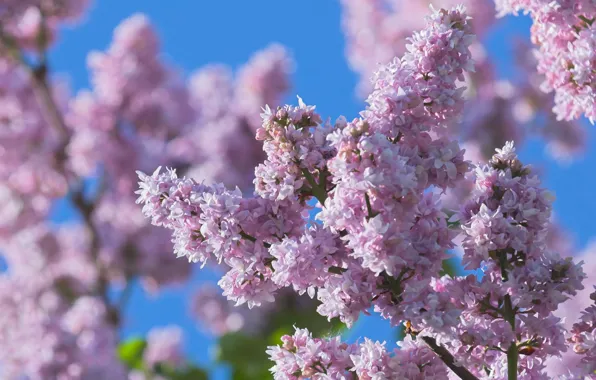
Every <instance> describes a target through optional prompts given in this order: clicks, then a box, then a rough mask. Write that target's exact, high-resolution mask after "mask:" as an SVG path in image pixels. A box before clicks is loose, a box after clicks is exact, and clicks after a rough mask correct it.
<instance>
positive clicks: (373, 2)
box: [342, 0, 594, 160]
mask: <svg viewBox="0 0 596 380" xmlns="http://www.w3.org/2000/svg"><path fill="white" fill-rule="evenodd" d="M460 3H462V4H464V5H465V6H466V7H467V10H468V14H469V15H470V16H472V21H471V26H472V28H473V30H474V33H475V34H476V35H477V36H479V37H483V36H485V35H486V33H487V31H489V30H491V29H492V28H493V27H495V26H496V25H495V17H494V16H495V13H496V12H495V6H494V3H493V2H492V1H487V0H472V1H467V0H462V1H452V0H439V1H435V2H433V5H435V6H442V7H451V6H454V5H456V4H460ZM520 3H522V2H520ZM535 3H536V4H538V3H544V4H547V3H548V2H540V1H538V2H535ZM568 3H569V4H571V3H570V2H568ZM427 7H428V5H427V3H425V2H422V1H418V0H343V1H342V8H343V20H342V21H343V22H342V24H343V29H344V33H345V36H346V40H347V51H346V55H347V58H348V61H349V63H350V64H351V66H352V69H353V70H354V71H356V72H357V73H358V74H359V75H360V78H361V80H360V83H359V93H360V94H361V95H366V94H368V92H369V90H370V88H371V87H372V85H373V84H374V81H373V82H370V81H369V77H370V75H371V74H373V73H374V72H376V71H377V70H378V65H379V64H386V63H388V62H390V61H391V60H392V59H393V57H395V56H400V55H402V54H404V53H405V52H406V51H407V44H406V43H405V41H406V37H408V36H409V35H411V34H412V32H413V31H415V30H417V29H419V28H421V27H422V26H423V18H422V17H418V16H415V15H419V14H425V13H426V11H427ZM545 25H547V24H545ZM553 35H554V34H553ZM589 41H591V43H593V39H592V40H589ZM470 50H471V52H472V56H473V58H474V60H475V61H476V71H475V72H469V73H466V75H465V77H466V87H467V89H466V91H465V93H464V96H465V97H466V98H467V100H468V101H467V103H466V107H465V112H464V118H463V122H462V123H457V124H453V125H451V131H450V132H451V133H454V134H457V135H458V136H459V137H460V140H463V141H465V142H466V145H468V146H469V147H474V148H477V149H479V150H480V152H481V154H482V156H483V159H484V160H487V159H488V158H490V156H491V155H492V152H493V150H494V149H495V148H497V147H501V146H503V144H504V143H505V142H506V141H510V140H515V141H516V142H517V143H520V142H521V141H522V140H523V139H524V138H525V137H526V136H527V135H528V134H530V133H537V134H539V135H541V136H542V137H543V138H544V139H545V140H546V141H547V142H548V153H549V154H551V155H552V156H553V157H554V158H556V159H558V160H567V159H569V158H571V157H574V156H576V155H577V154H578V153H580V152H581V151H582V150H583V148H584V144H585V143H584V140H583V139H582V136H583V134H584V133H585V132H584V130H583V128H582V127H581V125H579V124H578V123H577V122H574V121H561V120H559V121H558V120H556V118H555V117H554V115H553V114H552V112H551V110H552V108H553V106H554V102H553V99H552V96H549V95H548V94H545V93H544V92H543V91H542V90H541V89H540V84H541V82H543V78H541V77H540V76H539V75H537V73H536V70H535V66H536V62H535V59H534V57H530V56H529V55H528V53H527V51H528V50H529V49H528V47H526V46H522V47H521V48H520V49H518V50H519V51H517V54H516V56H518V57H521V58H520V59H519V62H517V63H518V64H517V65H516V68H517V69H519V70H521V71H523V75H521V76H520V77H519V78H517V79H516V81H515V82H514V83H510V82H509V81H504V80H501V79H500V78H498V77H497V74H496V68H495V67H494V65H493V64H492V62H491V61H490V60H489V59H488V57H487V52H486V46H484V45H482V44H481V42H480V40H478V41H476V42H475V43H474V44H473V45H472V46H471V47H470ZM593 50H594V49H592V51H593ZM574 51H575V50H574ZM582 51H584V52H585V53H580V52H579V51H577V52H578V54H584V56H585V55H586V54H588V55H589V53H587V51H589V50H586V49H583V50H582ZM582 62H583V66H586V65H589V63H588V62H589V57H586V59H584V60H583V61H582ZM553 70H554V69H553ZM557 70H558V69H557ZM584 71H585V70H584ZM592 103H594V102H593V100H592ZM586 104H587V103H586Z"/></svg>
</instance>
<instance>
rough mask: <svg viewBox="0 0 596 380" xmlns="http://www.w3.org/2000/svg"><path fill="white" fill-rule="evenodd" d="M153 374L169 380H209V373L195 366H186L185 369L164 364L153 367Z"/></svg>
mask: <svg viewBox="0 0 596 380" xmlns="http://www.w3.org/2000/svg"><path fill="white" fill-rule="evenodd" d="M153 373H154V374H156V375H159V376H161V377H165V378H166V379H169V380H207V379H208V378H209V377H208V376H207V372H205V371H204V370H203V369H201V368H198V367H195V366H186V367H185V368H183V369H180V368H173V367H171V366H169V365H167V364H164V363H158V364H156V365H155V366H153Z"/></svg>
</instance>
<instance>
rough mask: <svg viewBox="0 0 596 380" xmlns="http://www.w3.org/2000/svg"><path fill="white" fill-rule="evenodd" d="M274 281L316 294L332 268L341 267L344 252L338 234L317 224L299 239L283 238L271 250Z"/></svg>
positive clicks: (281, 285)
mask: <svg viewBox="0 0 596 380" xmlns="http://www.w3.org/2000/svg"><path fill="white" fill-rule="evenodd" d="M269 253H270V254H271V256H272V257H273V258H274V259H275V260H274V261H273V262H272V267H273V271H274V273H273V277H272V279H273V281H274V282H275V283H276V284H278V285H279V286H280V287H286V286H292V287H293V288H294V290H295V291H297V292H298V293H299V294H304V293H305V292H307V293H308V294H309V295H310V296H311V297H313V296H314V293H315V289H316V288H317V287H321V286H323V285H325V280H326V278H327V277H328V276H329V270H330V268H331V267H334V266H335V267H339V266H341V263H342V258H343V257H344V256H345V252H342V251H341V244H340V242H339V236H336V235H334V234H332V233H330V232H329V231H328V230H325V229H324V228H322V227H321V226H320V225H314V226H313V227H311V228H310V229H309V230H308V231H306V233H305V234H304V235H302V236H301V237H300V238H299V239H284V240H283V241H282V242H281V243H279V244H273V245H272V246H271V248H270V250H269Z"/></svg>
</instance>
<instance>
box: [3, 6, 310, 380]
mask: <svg viewBox="0 0 596 380" xmlns="http://www.w3.org/2000/svg"><path fill="white" fill-rule="evenodd" d="M86 6H87V1H84V0H83V1H81V0H78V1H77V0H74V1H71V0H68V1H53V0H49V1H47V0H44V1H18V2H17V1H8V2H3V3H2V5H0V21H1V22H0V24H1V28H0V41H1V43H0V55H1V57H0V94H1V95H0V98H1V99H0V100H1V102H0V103H2V107H0V108H1V109H0V119H1V123H2V128H0V129H1V132H0V145H1V146H2V147H1V148H0V158H2V160H1V161H2V164H1V165H0V198H2V200H3V206H2V207H1V208H0V214H1V216H2V217H3V218H2V222H1V223H0V246H1V248H2V258H3V260H4V259H5V261H6V262H7V265H8V271H7V272H6V273H2V274H1V283H2V284H1V285H0V288H1V290H0V294H1V295H0V299H1V300H2V303H3V305H4V306H3V316H2V318H1V321H0V337H1V338H0V340H1V341H2V342H3V344H5V343H6V344H8V345H10V346H11V347H12V346H14V348H15V349H14V350H13V349H12V348H11V349H10V350H1V351H3V352H2V353H1V354H0V368H1V369H2V371H3V373H2V375H1V376H0V377H3V378H4V377H6V378H21V377H26V378H28V379H37V378H40V379H41V378H43V379H46V378H56V379H74V378H85V379H105V378H109V379H115V380H118V379H123V378H125V377H126V376H125V373H124V371H123V369H122V367H121V366H120V364H118V362H117V358H115V357H114V355H115V352H116V350H115V348H116V345H117V339H116V338H117V336H116V334H117V329H116V328H117V327H118V326H120V325H121V323H122V322H123V319H122V317H123V315H122V310H118V308H119V307H120V305H116V302H114V303H113V302H112V300H111V299H110V298H109V297H108V290H110V289H109V288H110V287H111V286H112V285H120V286H122V287H123V288H124V287H125V286H126V289H125V290H124V291H123V293H122V294H120V295H119V296H120V297H122V300H124V299H125V298H126V293H127V292H128V290H129V289H130V286H131V283H133V282H134V280H135V279H137V278H138V279H139V280H140V283H141V284H142V285H143V286H144V287H145V289H146V290H148V291H157V290H159V289H160V288H162V287H164V286H166V285H169V284H172V283H177V282H180V281H184V280H185V279H186V278H187V277H188V275H189V274H190V271H191V266H190V265H188V263H185V262H184V261H183V260H176V257H175V255H172V254H171V251H172V245H171V242H170V241H169V232H168V231H166V230H162V229H158V228H155V227H153V226H151V225H150V221H149V220H147V219H145V218H143V217H142V216H141V215H140V214H139V213H138V211H135V210H136V205H135V199H134V198H133V196H132V194H131V193H132V187H133V186H134V182H135V176H134V170H133V169H134V168H140V169H146V168H153V167H155V166H156V164H157V163H158V162H163V161H165V162H166V163H170V164H172V165H175V166H177V167H179V168H181V170H186V169H187V168H189V167H190V162H189V160H188V159H186V160H183V159H181V158H180V156H179V155H177V154H173V152H172V151H171V149H170V147H171V146H173V141H174V140H175V139H176V137H179V136H181V135H182V134H186V135H187V137H188V136H190V132H191V131H193V130H197V129H201V128H202V127H203V122H202V121H200V120H205V119H201V118H202V117H203V116H204V115H205V113H206V111H207V110H208V109H209V107H210V104H209V101H210V100H211V101H212V100H213V98H215V96H214V94H213V93H207V94H206V96H204V97H203V98H202V99H200V100H199V101H198V102H197V99H196V97H193V95H194V94H193V93H192V91H191V89H190V88H188V86H187V84H186V83H184V82H183V80H182V78H181V77H180V76H179V75H178V74H177V73H176V72H175V70H173V69H172V68H170V67H169V66H168V65H167V64H166V63H165V62H164V60H163V59H162V58H161V54H160V46H159V40H158V37H157V34H156V32H155V31H154V29H153V27H152V26H151V24H150V21H149V20H148V18H147V17H146V16H144V15H141V14H137V15H133V16H132V17H130V18H128V19H127V20H124V21H123V22H122V23H121V24H120V25H119V26H118V27H117V28H116V29H115V31H114V35H113V40H112V43H111V44H110V46H109V47H108V48H107V49H106V50H105V51H102V52H92V53H91V54H90V55H89V57H88V64H89V69H90V76H91V80H90V82H91V89H90V90H83V91H80V92H79V93H78V94H76V95H75V96H74V97H71V94H69V93H68V91H67V89H66V86H65V85H64V84H63V83H62V82H58V81H54V80H51V76H52V74H53V73H51V72H50V71H49V66H50V65H49V64H48V63H47V62H46V51H45V50H46V49H47V48H49V46H50V44H51V43H53V42H54V41H55V40H56V37H57V33H56V31H57V30H58V27H59V26H61V24H62V23H63V22H66V21H73V20H75V19H77V18H79V17H80V16H81V15H82V13H83V11H84V9H85V8H86ZM25 58H26V59H25ZM289 70H290V62H289V58H288V56H287V53H286V51H285V49H284V48H283V47H281V46H279V45H273V46H272V47H271V48H269V49H268V50H266V51H264V52H262V53H261V54H259V55H257V56H256V57H255V58H254V60H253V62H251V63H249V64H248V65H246V66H245V67H244V68H243V69H242V70H241V72H240V74H239V78H238V83H237V86H236V90H235V94H234V96H235V97H236V98H237V99H235V100H234V99H227V98H225V97H219V100H220V101H222V104H223V105H224V107H223V109H224V110H225V112H226V113H228V114H229V115H230V116H231V117H233V118H234V120H235V123H236V124H237V125H238V126H239V128H240V129H242V128H248V133H245V139H244V140H243V141H242V142H241V144H240V145H239V146H242V147H244V148H245V149H247V150H253V151H258V154H256V155H253V157H252V158H251V159H246V160H244V161H243V164H246V165H249V166H251V167H254V165H255V164H256V162H258V161H259V160H260V159H261V158H262V157H263V156H262V152H260V150H259V149H260V144H259V143H258V142H256V141H255V140H254V138H253V133H254V130H256V128H257V127H258V126H257V124H256V123H255V122H254V120H255V118H259V108H260V107H261V106H264V105H265V103H275V102H277V101H278V100H279V98H280V97H281V95H282V93H283V92H284V91H285V90H286V89H287V87H288V86H289V84H288V78H287V76H288V73H289ZM199 87H200V86H199ZM195 90H197V91H200V90H205V89H204V88H203V89H196V88H195ZM207 92H208V91H207ZM240 99H242V101H243V102H244V103H243V104H244V106H243V107H241V108H242V109H240V108H238V109H236V108H232V107H230V103H231V102H232V101H237V102H239V100H240ZM218 131H219V130H218ZM209 133H212V130H210V131H209ZM225 137H226V138H227V137H229V136H225ZM31 152H34V153H35V154H32V153H31ZM195 154H196V153H195ZM195 158H196V156H193V157H192V161H193V162H194V163H195V164H196V165H200V164H201V161H204V162H205V163H206V164H207V160H206V159H205V157H201V158H200V159H198V160H196V159H195ZM234 158H235V157H234V156H233V152H230V160H231V159H234ZM210 159H211V160H216V158H215V157H211V158H210ZM245 172H246V171H245V170H238V171H237V172H235V173H230V172H229V171H227V170H226V168H225V167H221V168H220V173H226V174H229V175H228V177H227V178H228V179H229V180H230V182H232V183H238V184H240V185H241V186H243V188H246V186H247V184H249V183H250V182H251V181H252V177H253V176H252V174H251V175H250V176H246V174H245ZM234 176H235V177H234ZM88 177H91V181H89V178H88ZM247 177H250V178H247ZM89 182H91V184H88V183H89ZM215 188H216V189H221V188H220V187H217V186H215ZM229 194H230V193H228V192H224V191H222V193H221V194H216V193H213V194H209V195H206V196H205V198H204V201H205V203H206V204H208V205H209V206H210V207H212V208H210V209H208V210H207V212H206V213H204V216H205V218H206V221H205V223H203V224H204V225H205V228H211V229H213V226H212V225H209V223H220V222H221V221H222V220H221V217H220V215H219V214H218V211H217V210H216V209H215V207H216V206H217V204H218V202H220V201H223V202H224V203H225V199H224V198H225V197H226V196H228V195H229ZM236 195H237V193H236ZM63 196H66V200H67V202H68V203H70V204H72V205H73V206H74V208H75V211H76V212H75V213H76V215H77V217H79V218H80V219H77V220H76V222H77V223H78V222H81V223H80V224H76V225H68V226H66V227H63V228H62V227H61V228H60V231H56V230H54V229H53V226H51V225H50V223H49V222H48V220H47V218H48V213H49V212H50V206H51V205H52V202H54V201H55V200H56V199H58V198H60V197H63ZM243 207H244V208H243V209H242V210H241V212H242V214H240V215H237V217H239V218H243V219H247V220H250V219H251V218H254V219H255V222H254V223H253V222H252V221H251V222H250V223H253V224H254V225H255V227H251V226H246V230H247V231H250V232H251V233H253V234H254V235H257V233H256V232H254V231H253V230H255V229H257V230H261V229H262V230H263V231H269V232H270V233H271V234H273V235H274V234H276V233H277V231H278V230H276V226H279V225H280V223H279V221H278V220H277V219H276V218H284V217H285V216H284V215H287V216H288V217H289V218H290V219H291V218H294V219H296V221H295V222H294V224H296V225H299V224H300V225H301V224H302V219H301V216H300V215H299V213H296V210H297V208H296V207H295V206H292V205H289V206H288V207H286V208H285V209H284V210H287V212H286V211H280V210H279V207H277V205H275V209H274V207H273V205H272V204H270V203H267V202H261V203H259V202H256V203H253V202H252V201H251V200H250V201H247V202H246V203H245V204H244V205H243ZM292 207H293V208H292ZM284 213H285V214H284ZM296 216H297V218H296ZM257 220H258V222H256V221H257ZM298 220H299V221H300V222H298ZM235 222H236V220H231V221H230V223H231V224H233V223H235ZM247 223H248V222H247ZM250 223H249V224H250ZM281 224H283V223H281ZM274 230H275V231H274ZM286 232H290V231H289V230H282V231H281V232H279V235H280V236H283V235H284V234H285V233H286ZM205 233H206V234H207V235H208V232H205ZM263 234H264V235H267V232H263ZM216 235H217V234H216V233H213V234H211V235H209V236H210V237H211V240H210V243H212V244H214V245H216V244H223V243H222V242H225V241H226V239H227V236H220V237H218V236H216ZM267 236H268V235H267ZM178 249H179V250H182V249H186V247H182V246H179V247H177V250H178ZM247 249H250V248H249V247H247ZM231 260H232V261H233V259H231ZM3 262H4V261H3ZM255 275H257V274H255ZM29 278H30V279H31V281H30V282H28V279H29ZM241 285H242V284H240V285H239V286H241ZM156 334H157V333H156ZM164 334H165V333H164ZM164 334H162V335H161V336H159V334H158V335H156V336H153V338H154V339H153V340H155V344H154V346H155V347H157V348H156V350H158V351H156V353H155V355H153V354H151V355H150V356H152V357H153V358H149V359H148V360H154V359H155V357H158V356H159V355H158V354H160V352H161V351H159V350H162V351H163V349H159V346H160V345H161V346H162V348H163V347H165V346H167V343H168V342H167V339H165V338H164ZM154 335H155V334H154ZM165 335H168V334H165ZM173 335H175V334H173ZM160 338H164V339H162V342H161V343H160V342H159V340H160ZM166 338H167V336H166ZM173 340H175V339H174V338H172V339H171V341H173ZM170 343H171V342H170ZM164 345H165V346H164ZM173 345H174V344H173V343H172V345H171V346H172V347H173ZM164 352H165V351H164ZM161 353H163V352H161ZM158 359H159V358H158ZM155 360H157V359H155Z"/></svg>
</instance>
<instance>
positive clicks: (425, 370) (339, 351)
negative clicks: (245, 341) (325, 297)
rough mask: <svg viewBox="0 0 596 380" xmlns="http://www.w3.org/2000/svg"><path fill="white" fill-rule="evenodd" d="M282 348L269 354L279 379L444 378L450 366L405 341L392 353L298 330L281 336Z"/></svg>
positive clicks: (380, 347)
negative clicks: (316, 336)
mask: <svg viewBox="0 0 596 380" xmlns="http://www.w3.org/2000/svg"><path fill="white" fill-rule="evenodd" d="M281 340H282V342H283V344H282V345H281V346H272V347H269V349H268V350H267V354H268V355H269V356H270V358H271V360H272V361H274V362H275V365H274V366H273V367H272V368H271V372H272V373H273V378H274V379H276V380H293V379H295V380H299V379H351V378H357V379H363V380H381V379H405V380H422V379H443V378H447V376H448V369H447V367H446V366H445V365H444V364H443V362H441V360H440V359H439V358H438V357H437V356H436V355H435V354H434V353H433V352H432V351H431V350H430V349H429V348H428V347H425V346H421V345H420V343H419V342H417V341H414V340H412V339H410V338H406V339H405V340H404V341H403V342H401V347H400V349H399V350H394V352H393V353H390V352H388V351H387V349H386V348H385V343H380V342H373V341H372V340H370V339H367V338H365V339H364V342H362V343H359V344H358V343H356V344H347V343H343V342H341V340H340V338H339V337H334V338H327V339H319V338H313V337H312V335H311V334H310V332H309V331H308V330H303V329H296V332H295V333H294V335H292V336H288V335H286V336H284V337H282V339H281Z"/></svg>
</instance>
